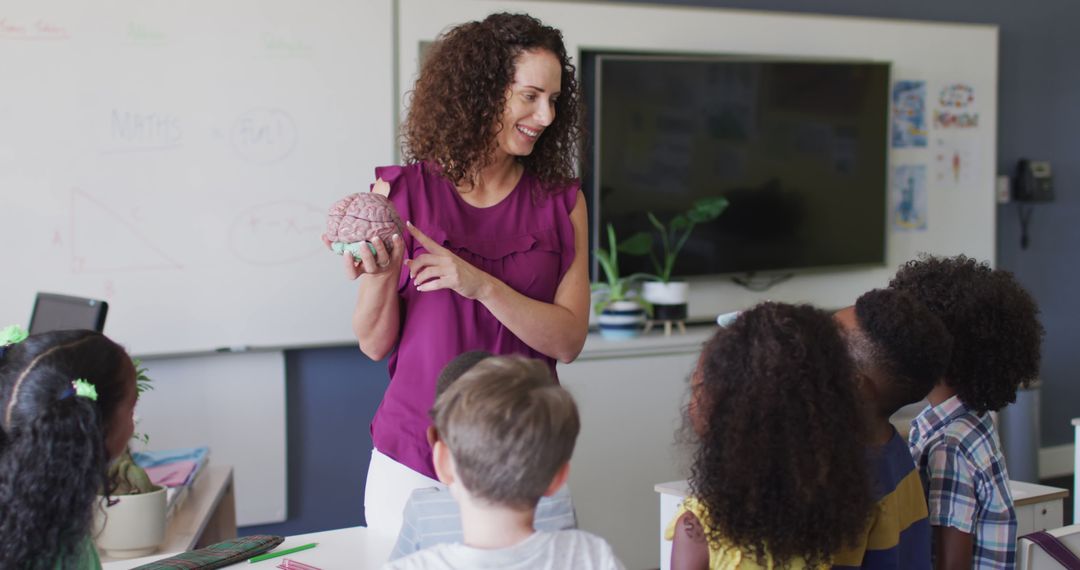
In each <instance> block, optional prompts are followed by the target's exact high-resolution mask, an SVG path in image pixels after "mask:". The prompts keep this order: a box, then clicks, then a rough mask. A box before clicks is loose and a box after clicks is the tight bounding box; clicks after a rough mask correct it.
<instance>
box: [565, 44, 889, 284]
mask: <svg viewBox="0 0 1080 570" xmlns="http://www.w3.org/2000/svg"><path fill="white" fill-rule="evenodd" d="M590 73H591V74H592V76H591V77H590V76H589V74H590ZM586 75H587V76H586V78H585V85H586V90H587V91H589V92H590V93H589V95H590V103H591V105H592V108H591V109H590V115H591V123H592V124H591V129H590V137H591V139H592V140H591V149H592V151H593V153H594V154H593V158H594V161H593V164H592V165H591V169H592V172H589V171H586V183H587V184H588V185H591V187H592V191H593V193H594V194H593V196H591V198H592V199H591V200H590V201H591V206H592V207H593V208H594V209H596V210H597V211H598V218H599V219H598V221H599V222H600V223H599V224H598V227H597V228H595V231H596V233H595V234H594V235H597V236H599V239H600V242H599V245H600V246H601V247H605V248H606V247H607V238H606V230H605V228H606V225H607V224H608V223H609V222H610V223H612V224H614V226H615V229H616V232H617V233H618V235H619V236H620V237H621V238H625V237H628V236H630V235H631V234H632V233H634V232H637V231H650V230H651V229H652V227H651V225H650V224H649V221H648V218H647V217H646V212H648V211H651V212H653V213H654V214H656V216H657V217H658V218H660V219H661V220H664V221H667V220H669V219H670V218H672V217H673V216H675V215H676V214H678V213H681V212H684V211H686V210H687V209H688V208H689V207H690V206H691V205H692V204H693V203H694V201H695V200H697V199H699V198H702V197H706V196H724V197H726V198H727V199H728V201H729V206H728V208H727V211H725V212H724V213H723V214H722V215H721V216H720V217H719V218H717V219H716V220H715V221H713V222H710V223H707V224H703V225H699V226H698V227H697V228H695V230H694V232H693V234H692V236H691V238H690V240H689V241H688V242H686V245H685V248H684V249H683V251H682V253H681V254H680V256H679V258H678V261H677V263H676V265H675V269H674V272H673V274H674V275H676V276H695V275H712V274H732V273H755V272H774V271H786V270H797V269H810V268H828V267H837V266H854V265H873V264H883V263H884V262H885V224H886V195H887V192H886V184H887V173H886V150H887V149H886V144H887V141H888V137H887V135H888V132H887V131H888V115H887V114H888V110H889V64H887V63H877V62H819V61H801V60H796V61H778V60H766V59H731V58H721V57H696V56H692V57H687V56H657V55H626V54H612V55H604V54H593V55H592V56H591V57H590V56H587V57H586ZM594 219H595V218H594ZM620 269H621V272H622V273H623V274H624V275H627V274H629V273H631V272H638V271H641V272H649V273H653V272H654V270H653V267H652V264H651V263H649V260H648V259H647V258H645V257H631V256H628V255H622V256H620Z"/></svg>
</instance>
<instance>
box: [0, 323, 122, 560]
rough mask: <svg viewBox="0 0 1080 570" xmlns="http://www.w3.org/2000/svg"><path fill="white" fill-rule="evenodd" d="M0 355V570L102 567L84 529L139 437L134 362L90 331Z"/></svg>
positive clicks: (28, 343)
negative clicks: (114, 464)
mask: <svg viewBox="0 0 1080 570" xmlns="http://www.w3.org/2000/svg"><path fill="white" fill-rule="evenodd" d="M16 340H17V339H16ZM0 351H2V352H3V354H2V356H0V537H3V540H0V568H19V569H32V570H38V569H41V570H52V569H53V568H56V569H61V568H62V569H69V568H70V569H78V570H84V569H92V568H100V567H101V563H100V562H99V561H98V556H97V551H96V549H95V548H94V543H93V541H92V540H91V538H90V527H91V522H92V520H93V508H94V505H95V504H96V503H97V500H98V494H99V493H101V492H102V490H103V489H105V483H106V467H107V464H108V462H109V460H110V459H111V458H114V457H116V456H118V455H120V454H121V453H122V452H123V451H124V449H125V447H126V446H127V444H128V440H130V439H131V435H132V433H133V431H134V429H135V426H134V421H133V419H132V417H133V413H134V410H135V400H136V398H137V392H136V388H135V367H134V366H133V365H132V362H131V358H130V357H128V355H127V353H125V352H124V349H123V348H121V347H120V346H119V345H117V344H116V343H114V342H112V341H111V340H109V339H108V338H106V337H105V336H103V335H101V334H100V333H96V332H92V331H58V332H49V333H43V334H37V335H33V336H30V337H29V338H26V339H25V340H22V341H21V342H17V343H14V344H10V345H9V346H6V347H3V348H0Z"/></svg>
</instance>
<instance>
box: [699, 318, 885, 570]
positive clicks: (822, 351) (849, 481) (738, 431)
mask: <svg viewBox="0 0 1080 570" xmlns="http://www.w3.org/2000/svg"><path fill="white" fill-rule="evenodd" d="M698 366H699V368H698V371H697V372H696V374H698V375H699V379H700V383H698V384H696V387H695V390H694V394H693V397H694V398H695V400H697V402H699V409H701V410H702V411H703V412H704V419H705V421H704V424H705V426H704V433H703V434H702V436H701V440H702V441H701V445H700V446H699V448H698V450H697V453H696V455H695V457H694V463H693V466H692V467H691V475H690V488H691V492H692V493H693V495H694V496H695V497H696V498H697V499H698V500H699V501H701V502H702V503H703V505H704V507H705V508H706V510H707V519H708V520H703V521H702V524H703V526H704V527H705V529H706V530H705V533H706V536H707V537H708V539H709V542H710V543H712V544H720V543H727V544H733V545H736V546H737V547H739V548H741V549H743V550H745V551H747V552H751V553H753V554H754V555H756V556H757V557H758V561H759V563H764V557H765V556H766V555H769V556H771V557H772V559H773V561H774V563H775V564H776V565H777V566H778V567H785V566H787V565H789V564H791V563H792V562H795V561H796V560H797V559H798V558H802V559H804V560H805V561H806V562H807V563H808V565H809V566H810V567H815V566H818V565H821V564H828V563H829V561H830V559H831V558H832V556H833V555H834V554H835V553H836V552H837V551H839V550H840V549H841V548H842V547H844V546H848V545H851V544H854V543H855V541H856V540H857V539H858V538H859V537H860V536H861V535H862V533H863V532H864V531H865V525H866V523H867V520H868V516H869V513H870V509H871V505H872V504H873V500H872V497H871V482H870V479H869V475H868V470H867V466H866V459H865V447H864V444H865V436H864V433H865V432H864V424H863V420H862V414H860V413H858V412H857V407H856V386H855V380H854V365H853V364H852V361H851V359H850V357H849V355H848V350H847V346H846V345H845V343H844V340H843V338H842V336H841V332H840V330H839V325H838V324H837V323H836V322H835V321H834V320H833V318H832V316H831V315H830V314H829V313H826V312H824V311H821V310H819V309H816V308H814V307H811V306H809V305H787V304H782V303H763V304H760V305H758V306H756V307H754V308H753V309H750V310H748V311H746V312H744V313H742V314H741V315H739V317H738V319H736V320H735V322H734V323H733V324H731V325H730V326H728V327H725V328H721V329H720V330H718V331H717V332H716V334H715V335H713V337H712V338H711V339H710V340H709V341H708V342H707V343H706V345H705V349H704V351H703V353H702V356H701V360H700V362H699V364H698Z"/></svg>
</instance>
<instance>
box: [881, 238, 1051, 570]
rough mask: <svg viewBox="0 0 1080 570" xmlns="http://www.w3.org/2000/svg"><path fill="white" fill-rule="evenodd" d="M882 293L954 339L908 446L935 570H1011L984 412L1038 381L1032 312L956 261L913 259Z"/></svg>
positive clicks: (1009, 537)
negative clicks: (911, 305) (901, 295)
mask: <svg viewBox="0 0 1080 570" xmlns="http://www.w3.org/2000/svg"><path fill="white" fill-rule="evenodd" d="M889 286H890V287H891V288H893V289H897V290H901V291H907V292H909V293H911V294H912V295H914V296H915V297H916V298H917V299H919V300H920V301H922V302H923V303H924V304H926V306H927V307H928V308H929V309H930V310H931V311H932V312H933V313H934V314H936V315H937V316H938V317H939V318H940V319H941V320H942V322H944V323H945V327H946V328H947V329H948V330H949V333H950V334H952V337H953V350H952V357H951V358H950V360H949V366H948V368H947V370H946V372H945V375H944V376H943V377H942V379H941V380H940V381H939V382H938V383H937V384H936V385H935V386H934V388H933V390H931V391H930V394H929V395H928V396H927V398H926V399H927V401H928V402H929V403H930V405H929V406H927V407H926V409H924V410H923V411H922V413H920V414H919V415H918V417H916V418H915V421H914V422H912V426H911V436H910V438H909V441H908V445H909V447H910V450H911V455H912V457H913V458H914V459H915V463H916V465H917V466H918V468H919V473H920V475H921V476H922V479H923V485H924V486H925V488H926V492H927V503H928V506H929V510H930V525H931V527H932V528H933V540H934V547H933V554H934V566H935V567H936V568H964V569H970V568H1012V567H1013V565H1014V564H1015V561H1016V511H1015V510H1014V509H1013V501H1012V495H1011V493H1010V491H1009V473H1008V470H1007V469H1006V467H1005V457H1004V456H1002V454H1001V450H1000V448H999V445H998V437H997V432H996V430H995V429H994V422H993V420H992V418H991V417H990V415H989V414H987V413H986V412H988V411H996V410H1000V409H1001V408H1003V407H1004V406H1005V405H1006V404H1008V403H1009V402H1013V401H1015V400H1016V390H1017V388H1018V387H1019V386H1021V385H1023V384H1026V383H1028V382H1030V381H1031V380H1034V379H1035V378H1036V377H1037V376H1038V374H1039V358H1040V356H1039V355H1040V348H1041V345H1042V335H1043V328H1042V325H1040V324H1039V321H1038V318H1037V316H1038V313H1039V309H1038V307H1037V306H1036V305H1035V301H1034V300H1033V299H1032V298H1031V296H1030V295H1029V294H1028V293H1027V292H1026V291H1024V289H1023V288H1022V287H1020V285H1019V284H1018V283H1017V282H1016V280H1015V279H1014V278H1013V276H1012V274H1011V273H1009V272H1007V271H1002V270H995V269H991V268H990V266H989V265H987V264H985V263H979V262H977V261H975V260H974V259H970V258H968V257H965V256H962V255H961V256H958V257H949V258H939V257H925V258H923V259H920V260H916V261H910V262H908V263H907V264H906V265H904V266H903V267H901V268H900V271H899V272H897V274H896V276H895V277H894V278H893V280H892V282H891V283H890V284H889Z"/></svg>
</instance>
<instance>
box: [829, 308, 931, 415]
mask: <svg viewBox="0 0 1080 570" xmlns="http://www.w3.org/2000/svg"><path fill="white" fill-rule="evenodd" d="M855 319H856V321H857V322H858V326H859V332H860V333H861V335H860V334H858V333H857V336H861V337H862V338H858V339H850V341H851V345H852V346H853V348H855V349H854V350H852V356H853V357H854V359H855V366H856V368H860V369H863V370H873V369H876V370H877V371H879V372H880V373H881V374H883V375H884V376H885V379H886V380H887V381H888V388H887V389H888V393H887V398H889V400H890V401H888V402H885V403H886V404H889V405H891V406H893V407H894V408H896V409H899V408H900V406H904V405H906V404H910V403H913V402H918V401H919V400H921V399H923V398H925V397H926V395H927V394H928V393H930V390H931V389H932V388H933V387H934V384H936V383H937V382H938V380H940V379H941V378H942V376H943V375H944V374H945V370H946V368H947V367H948V365H949V356H950V355H951V353H952V335H950V334H949V331H948V330H946V328H945V324H944V323H942V322H941V319H939V318H938V317H937V316H936V315H934V313H932V312H931V311H930V309H928V308H927V307H926V305H923V304H922V303H921V302H920V301H919V300H918V299H916V298H915V297H913V296H912V295H910V294H908V293H906V292H904V291H899V290H896V289H874V290H873V291H869V292H867V293H863V295H862V296H861V297H859V299H858V300H857V301H855ZM893 411H895V409H894V410H893Z"/></svg>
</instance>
